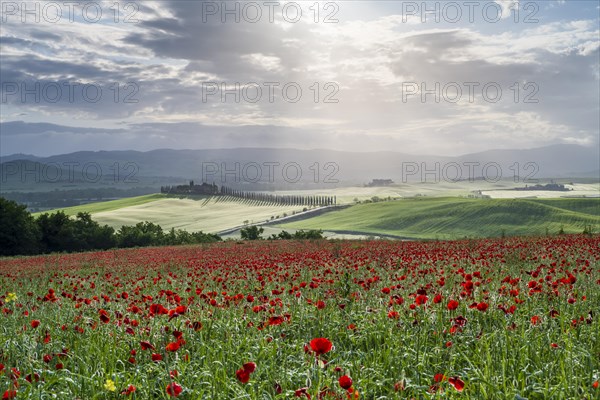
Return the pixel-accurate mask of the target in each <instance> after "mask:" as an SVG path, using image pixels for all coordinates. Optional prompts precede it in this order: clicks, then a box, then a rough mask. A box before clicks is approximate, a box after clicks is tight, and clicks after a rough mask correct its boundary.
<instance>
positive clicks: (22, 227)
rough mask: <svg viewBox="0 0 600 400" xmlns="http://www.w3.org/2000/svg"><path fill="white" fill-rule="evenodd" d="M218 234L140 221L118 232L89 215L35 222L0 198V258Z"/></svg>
mask: <svg viewBox="0 0 600 400" xmlns="http://www.w3.org/2000/svg"><path fill="white" fill-rule="evenodd" d="M220 240H221V238H220V237H219V236H218V235H214V234H208V233H203V232H194V233H190V232H186V231H182V230H176V229H171V230H170V231H169V232H168V233H165V232H163V230H162V228H161V227H160V225H157V224H153V223H151V222H140V223H138V224H137V225H135V226H123V227H121V229H119V231H118V232H115V230H114V229H113V228H111V227H110V226H108V225H104V226H102V225H100V224H99V223H98V222H96V221H94V220H92V217H91V215H90V214H89V213H79V214H77V216H76V217H75V218H71V217H69V216H68V215H66V214H65V213H64V212H62V211H58V212H56V213H53V214H48V213H45V214H42V215H40V216H39V217H38V218H37V219H35V218H33V216H32V215H31V214H30V213H29V212H28V211H27V209H26V207H25V206H23V205H19V204H17V203H16V202H14V201H10V200H6V199H4V198H2V197H0V256H13V255H27V254H39V253H51V252H74V251H86V250H106V249H111V248H115V247H143V246H161V245H178V244H194V243H211V242H216V241H220Z"/></svg>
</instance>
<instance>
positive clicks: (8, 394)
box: [2, 390, 17, 400]
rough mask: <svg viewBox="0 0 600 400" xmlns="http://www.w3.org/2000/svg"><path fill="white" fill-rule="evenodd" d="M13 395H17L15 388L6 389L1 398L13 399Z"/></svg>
mask: <svg viewBox="0 0 600 400" xmlns="http://www.w3.org/2000/svg"><path fill="white" fill-rule="evenodd" d="M15 397H17V391H16V390H7V391H6V392H4V394H3V395H2V400H9V399H14V398H15Z"/></svg>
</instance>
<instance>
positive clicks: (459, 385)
mask: <svg viewBox="0 0 600 400" xmlns="http://www.w3.org/2000/svg"><path fill="white" fill-rule="evenodd" d="M448 383H449V384H451V385H452V386H454V389H456V390H458V391H459V392H462V391H463V389H464V388H465V383H464V382H463V381H462V380H461V379H460V378H459V377H458V376H454V377H452V378H448Z"/></svg>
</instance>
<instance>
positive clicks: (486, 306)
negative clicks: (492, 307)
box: [477, 303, 489, 312]
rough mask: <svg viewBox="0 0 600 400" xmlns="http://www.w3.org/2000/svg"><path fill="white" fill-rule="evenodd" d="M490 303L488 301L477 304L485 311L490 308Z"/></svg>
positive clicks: (478, 307)
mask: <svg viewBox="0 0 600 400" xmlns="http://www.w3.org/2000/svg"><path fill="white" fill-rule="evenodd" d="M488 307H489V306H488V304H487V303H479V304H477V309H478V310H479V311H481V312H484V311H486V310H487V309H488Z"/></svg>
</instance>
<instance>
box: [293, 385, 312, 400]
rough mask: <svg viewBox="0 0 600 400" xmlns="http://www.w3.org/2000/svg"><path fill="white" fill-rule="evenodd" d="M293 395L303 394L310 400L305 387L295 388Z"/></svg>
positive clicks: (300, 395)
mask: <svg viewBox="0 0 600 400" xmlns="http://www.w3.org/2000/svg"><path fill="white" fill-rule="evenodd" d="M294 396H296V397H302V396H305V397H306V398H307V399H308V400H310V394H309V393H308V388H307V387H303V388H300V389H296V391H295V392H294Z"/></svg>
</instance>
